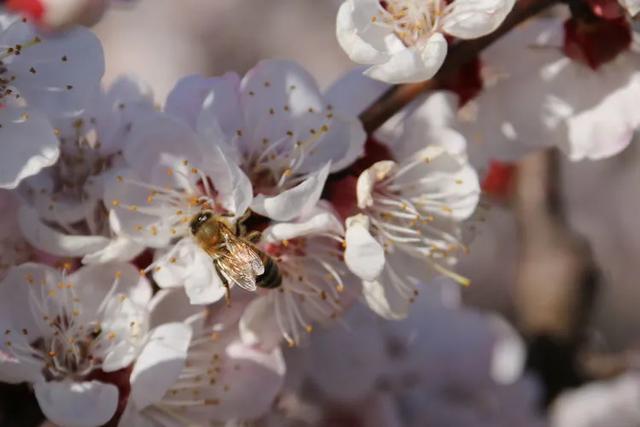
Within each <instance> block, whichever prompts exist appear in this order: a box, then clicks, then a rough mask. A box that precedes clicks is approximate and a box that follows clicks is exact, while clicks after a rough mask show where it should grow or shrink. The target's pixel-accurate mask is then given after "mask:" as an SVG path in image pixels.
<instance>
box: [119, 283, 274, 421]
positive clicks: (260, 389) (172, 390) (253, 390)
mask: <svg viewBox="0 0 640 427" xmlns="http://www.w3.org/2000/svg"><path fill="white" fill-rule="evenodd" d="M237 302H238V301H234V305H235V304H236V303H237ZM240 305H241V309H242V308H244V304H240ZM152 307H153V310H152V326H155V325H156V324H157V325H158V326H156V327H155V328H154V330H153V331H152V333H151V334H150V339H149V341H148V343H147V345H146V347H145V348H144V349H143V351H142V353H141V355H140V357H139V358H138V360H137V362H136V364H135V365H134V367H133V371H132V373H131V395H130V398H129V402H128V405H127V408H126V410H125V412H124V414H123V417H122V418H121V420H120V424H119V425H120V426H121V427H128V426H143V425H144V426H147V425H148V426H167V427H168V426H175V425H184V426H186V425H209V423H210V422H211V423H215V422H220V423H222V422H225V421H232V420H252V419H255V418H257V417H259V416H261V415H263V414H264V413H266V412H267V411H268V410H269V409H270V408H271V405H272V403H273V400H274V399H275V397H276V394H277V393H278V391H279V390H280V388H281V387H282V384H283V380H284V373H285V365H284V359H283V357H282V354H281V351H280V349H279V348H278V347H276V348H274V349H271V350H268V351H263V350H260V349H256V348H252V347H250V346H247V345H245V344H243V343H242V342H241V341H240V339H239V336H238V327H237V322H238V318H239V315H240V313H241V312H242V311H241V310H235V311H234V310H231V311H229V309H227V308H223V307H221V308H219V309H218V310H217V311H215V312H210V311H207V310H203V309H202V308H198V307H196V306H192V305H190V304H189V301H188V300H187V299H186V298H185V297H184V294H183V293H181V292H179V291H175V290H163V291H160V293H158V294H157V295H156V296H155V297H154V299H153V301H152Z"/></svg>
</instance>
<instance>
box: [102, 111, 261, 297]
mask: <svg viewBox="0 0 640 427" xmlns="http://www.w3.org/2000/svg"><path fill="white" fill-rule="evenodd" d="M131 138H132V141H131V144H128V145H127V146H126V147H125V148H124V151H123V154H124V158H125V161H126V164H127V165H128V166H129V167H128V168H126V169H123V170H121V171H120V172H121V173H120V174H117V175H116V176H114V177H113V179H111V181H110V182H109V183H108V184H107V185H106V196H105V201H106V202H107V203H108V204H110V205H111V207H112V211H111V214H112V215H113V216H114V218H115V219H116V220H117V223H118V224H119V227H120V231H119V232H120V234H121V235H122V236H125V237H127V238H129V239H131V240H133V241H134V242H137V243H139V244H141V245H144V246H148V247H151V248H156V249H166V250H165V251H164V252H158V254H157V258H156V261H155V262H154V263H153V264H152V265H151V266H150V267H149V270H152V271H153V273H154V278H155V280H156V282H157V283H158V284H159V285H160V286H161V287H177V286H180V287H181V286H184V287H185V290H186V292H187V294H188V295H189V298H190V299H191V302H192V303H194V304H208V303H212V302H215V301H217V300H219V299H220V298H222V297H223V296H224V294H225V287H224V286H223V282H222V279H221V278H220V276H219V274H218V272H217V271H216V268H215V266H214V264H213V262H212V259H211V257H210V256H209V255H208V254H207V253H206V252H205V251H204V250H203V249H202V248H200V246H199V245H198V244H197V243H196V241H195V240H194V239H193V238H192V236H191V233H190V230H189V223H190V221H191V219H192V218H193V217H194V216H195V215H196V214H197V213H199V212H201V211H202V210H207V209H208V210H213V211H216V212H218V213H221V214H223V213H226V214H229V215H231V216H232V217H233V216H235V217H236V218H238V217H239V216H241V215H243V214H244V213H245V211H246V210H247V208H248V207H249V205H250V204H251V200H252V187H251V183H250V182H249V180H248V179H247V177H246V176H245V175H244V174H243V172H242V171H241V170H240V169H239V168H238V167H237V166H236V165H235V164H233V163H232V162H230V161H228V160H227V158H226V156H225V155H224V154H223V152H222V151H221V150H220V148H219V147H217V146H216V145H214V144H212V143H205V142H204V141H202V140H201V139H200V138H199V137H198V135H197V134H196V133H195V132H193V131H192V130H191V129H190V128H189V127H187V126H186V124H185V123H183V122H182V121H179V120H177V119H174V118H172V117H170V116H167V115H164V114H161V113H156V114H153V115H150V116H149V117H148V118H147V120H145V121H144V122H142V123H140V126H138V127H137V129H134V130H133V135H132V136H131ZM229 219H230V220H233V218H229Z"/></svg>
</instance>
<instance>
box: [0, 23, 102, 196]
mask: <svg viewBox="0 0 640 427" xmlns="http://www.w3.org/2000/svg"><path fill="white" fill-rule="evenodd" d="M1 12H2V10H0V45H1V46H2V49H3V50H2V53H1V54H0V61H1V62H2V66H1V67H0V88H1V93H0V103H2V105H3V108H2V109H1V110H0V125H1V126H2V127H1V128H0V131H1V132H0V138H2V141H12V143H11V144H8V143H7V144H3V147H4V151H3V156H2V167H0V188H15V187H16V186H17V185H18V184H19V182H20V181H21V180H22V179H24V178H26V177H28V176H31V175H35V174H36V173H38V172H39V171H40V170H41V169H42V168H44V167H47V166H51V165H52V164H54V163H55V162H56V160H57V158H58V155H59V150H58V140H57V138H56V135H55V134H54V129H53V126H52V125H51V124H50V123H49V121H48V118H47V116H46V115H45V114H50V116H49V117H63V116H69V115H72V114H76V113H78V110H79V109H80V108H81V107H82V106H83V105H85V104H84V101H85V99H86V97H87V96H88V95H87V94H88V93H93V91H94V90H95V88H97V87H98V84H99V82H100V79H101V78H102V74H103V72H104V59H103V54H102V48H101V46H100V42H99V41H98V39H97V38H96V37H95V36H94V35H93V34H92V33H91V32H90V31H87V30H85V29H82V28H74V29H71V30H69V31H68V32H65V33H63V34H60V35H56V36H44V35H41V34H38V33H37V32H36V30H35V29H34V28H33V26H32V25H30V24H28V23H26V22H25V21H24V20H20V19H19V18H18V17H17V16H13V15H9V14H6V13H1Z"/></svg>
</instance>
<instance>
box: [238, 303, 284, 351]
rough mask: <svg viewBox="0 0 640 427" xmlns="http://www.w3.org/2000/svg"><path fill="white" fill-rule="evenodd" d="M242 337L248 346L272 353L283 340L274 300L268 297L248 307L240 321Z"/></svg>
mask: <svg viewBox="0 0 640 427" xmlns="http://www.w3.org/2000/svg"><path fill="white" fill-rule="evenodd" d="M239 328H240V337H241V338H242V341H243V342H244V343H245V344H246V345H248V346H258V347H259V348H261V349H263V350H266V351H270V350H272V349H274V348H276V347H277V346H278V345H279V344H280V341H281V340H282V333H281V332H280V329H279V328H278V325H277V323H276V319H275V316H274V307H273V304H272V300H271V299H269V298H267V297H266V296H263V297H259V298H256V299H255V300H253V301H251V303H249V305H248V306H247V308H246V310H245V312H244V314H243V315H242V318H241V319H240V324H239Z"/></svg>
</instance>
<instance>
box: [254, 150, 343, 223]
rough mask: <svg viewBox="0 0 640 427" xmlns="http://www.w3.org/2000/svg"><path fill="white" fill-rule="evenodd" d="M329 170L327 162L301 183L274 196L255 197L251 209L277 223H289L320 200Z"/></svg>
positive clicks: (329, 166)
mask: <svg viewBox="0 0 640 427" xmlns="http://www.w3.org/2000/svg"><path fill="white" fill-rule="evenodd" d="M330 168H331V163H330V162H329V163H327V164H325V165H324V167H322V169H320V170H318V171H317V172H316V173H314V174H312V175H309V176H308V177H307V179H305V180H304V181H303V182H302V183H300V184H298V185H297V186H295V187H293V188H291V189H289V190H285V191H283V192H282V193H280V194H278V195H276V196H272V197H271V196H265V195H263V194H259V195H257V196H256V197H255V198H254V199H253V203H252V205H251V209H253V210H254V211H255V212H256V213H259V214H260V215H263V216H266V217H269V218H271V219H273V220H277V221H289V220H292V219H294V218H296V217H298V216H300V215H304V214H305V213H307V212H309V211H310V210H311V209H313V207H314V206H315V205H316V203H317V202H318V200H319V199H320V196H321V194H322V190H323V188H324V183H325V182H326V180H327V176H328V175H329V170H330Z"/></svg>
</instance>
